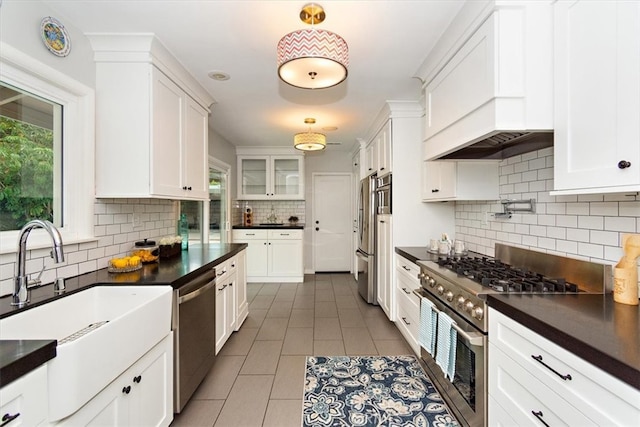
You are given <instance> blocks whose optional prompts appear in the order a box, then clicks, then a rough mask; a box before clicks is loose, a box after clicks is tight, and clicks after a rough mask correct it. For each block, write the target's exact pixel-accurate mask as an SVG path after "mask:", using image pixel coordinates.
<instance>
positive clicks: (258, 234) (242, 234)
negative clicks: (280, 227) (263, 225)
mask: <svg viewBox="0 0 640 427" xmlns="http://www.w3.org/2000/svg"><path fill="white" fill-rule="evenodd" d="M268 231H269V230H233V232H232V237H233V241H234V242H236V241H240V240H260V239H262V240H264V239H266V238H267V236H268Z"/></svg>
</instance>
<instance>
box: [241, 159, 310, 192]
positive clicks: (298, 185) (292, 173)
mask: <svg viewBox="0 0 640 427" xmlns="http://www.w3.org/2000/svg"><path fill="white" fill-rule="evenodd" d="M238 199H241V200H302V199H304V157H303V156H284V155H283V156H252V155H249V156H238Z"/></svg>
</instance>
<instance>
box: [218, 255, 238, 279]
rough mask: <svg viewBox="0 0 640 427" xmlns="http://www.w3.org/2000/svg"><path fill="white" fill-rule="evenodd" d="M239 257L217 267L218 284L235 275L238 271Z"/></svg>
mask: <svg viewBox="0 0 640 427" xmlns="http://www.w3.org/2000/svg"><path fill="white" fill-rule="evenodd" d="M236 258H237V257H233V258H230V259H228V260H226V261H224V262H221V263H220V264H218V265H216V267H215V268H216V280H217V281H218V283H219V282H220V281H221V280H225V279H226V278H227V277H229V276H231V275H233V274H235V272H236V270H237V267H236V265H237V259H236Z"/></svg>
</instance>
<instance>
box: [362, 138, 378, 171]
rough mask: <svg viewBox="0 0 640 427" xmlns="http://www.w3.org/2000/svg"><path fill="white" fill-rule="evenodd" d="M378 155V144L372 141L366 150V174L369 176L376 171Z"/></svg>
mask: <svg viewBox="0 0 640 427" xmlns="http://www.w3.org/2000/svg"><path fill="white" fill-rule="evenodd" d="M377 165H378V157H377V156H376V144H375V141H372V142H371V143H369V145H367V148H365V151H364V176H369V175H371V174H372V173H374V172H375V171H376V168H377Z"/></svg>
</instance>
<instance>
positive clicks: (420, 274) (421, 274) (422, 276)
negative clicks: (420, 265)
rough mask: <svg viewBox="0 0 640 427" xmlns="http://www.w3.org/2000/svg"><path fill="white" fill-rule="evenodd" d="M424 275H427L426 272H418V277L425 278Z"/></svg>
mask: <svg viewBox="0 0 640 427" xmlns="http://www.w3.org/2000/svg"><path fill="white" fill-rule="evenodd" d="M426 277H427V275H426V274H424V273H422V272H420V273H418V279H424V278H426Z"/></svg>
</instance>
